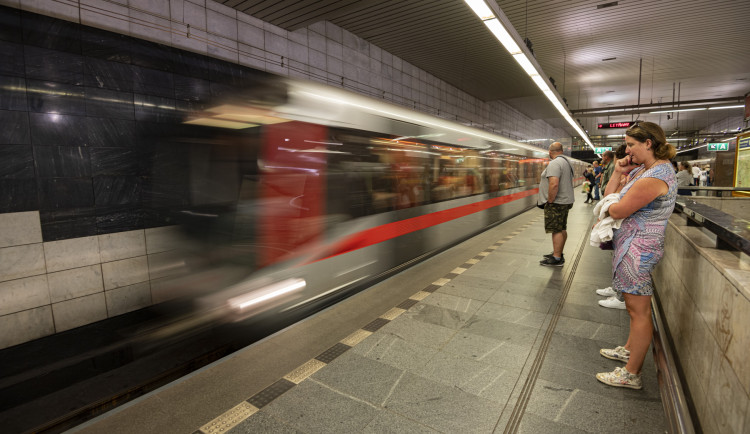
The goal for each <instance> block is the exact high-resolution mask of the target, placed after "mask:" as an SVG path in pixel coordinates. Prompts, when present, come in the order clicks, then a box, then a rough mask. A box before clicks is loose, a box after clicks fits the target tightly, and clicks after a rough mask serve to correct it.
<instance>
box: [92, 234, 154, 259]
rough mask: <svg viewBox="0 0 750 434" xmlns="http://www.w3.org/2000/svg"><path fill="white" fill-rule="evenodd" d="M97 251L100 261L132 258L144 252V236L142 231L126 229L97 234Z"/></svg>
mask: <svg viewBox="0 0 750 434" xmlns="http://www.w3.org/2000/svg"><path fill="white" fill-rule="evenodd" d="M97 238H98V239H99V252H100V254H101V259H102V262H111V261H117V260H120V259H127V258H134V257H136V256H143V255H145V254H146V237H145V235H144V231H142V230H137V231H127V232H119V233H114V234H107V235H99V236H98V237H97Z"/></svg>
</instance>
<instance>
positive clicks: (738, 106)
mask: <svg viewBox="0 0 750 434" xmlns="http://www.w3.org/2000/svg"><path fill="white" fill-rule="evenodd" d="M733 108H745V105H744V104H740V105H725V106H722V107H709V108H708V109H709V110H724V109H733Z"/></svg>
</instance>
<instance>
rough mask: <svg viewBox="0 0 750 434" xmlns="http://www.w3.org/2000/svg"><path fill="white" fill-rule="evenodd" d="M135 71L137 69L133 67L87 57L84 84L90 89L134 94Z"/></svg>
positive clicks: (85, 59)
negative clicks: (95, 88)
mask: <svg viewBox="0 0 750 434" xmlns="http://www.w3.org/2000/svg"><path fill="white" fill-rule="evenodd" d="M135 71H136V67H134V66H133V65H128V64H125V63H118V62H108V61H106V60H101V59H94V58H91V57H86V58H84V70H83V84H84V85H86V86H89V87H98V88H102V89H112V90H118V91H121V92H132V91H133V77H134V76H135Z"/></svg>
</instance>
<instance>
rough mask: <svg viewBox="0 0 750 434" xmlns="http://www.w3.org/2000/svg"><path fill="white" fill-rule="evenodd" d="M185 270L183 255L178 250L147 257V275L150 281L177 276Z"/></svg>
mask: <svg viewBox="0 0 750 434" xmlns="http://www.w3.org/2000/svg"><path fill="white" fill-rule="evenodd" d="M185 271H187V270H186V265H185V254H184V253H183V252H181V251H179V250H171V251H168V252H161V253H154V254H149V255H148V274H149V278H150V279H151V280H152V282H153V280H156V279H161V278H165V277H173V276H177V275H179V274H180V273H184V272H185Z"/></svg>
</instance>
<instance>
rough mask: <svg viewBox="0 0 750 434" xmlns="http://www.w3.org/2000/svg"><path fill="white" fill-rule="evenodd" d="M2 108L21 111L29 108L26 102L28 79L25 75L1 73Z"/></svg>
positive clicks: (0, 106)
mask: <svg viewBox="0 0 750 434" xmlns="http://www.w3.org/2000/svg"><path fill="white" fill-rule="evenodd" d="M0 109H2V110H19V111H27V110H28V109H29V105H28V104H27V102H26V80H24V79H23V77H12V76H7V75H0ZM3 127H5V126H3Z"/></svg>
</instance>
